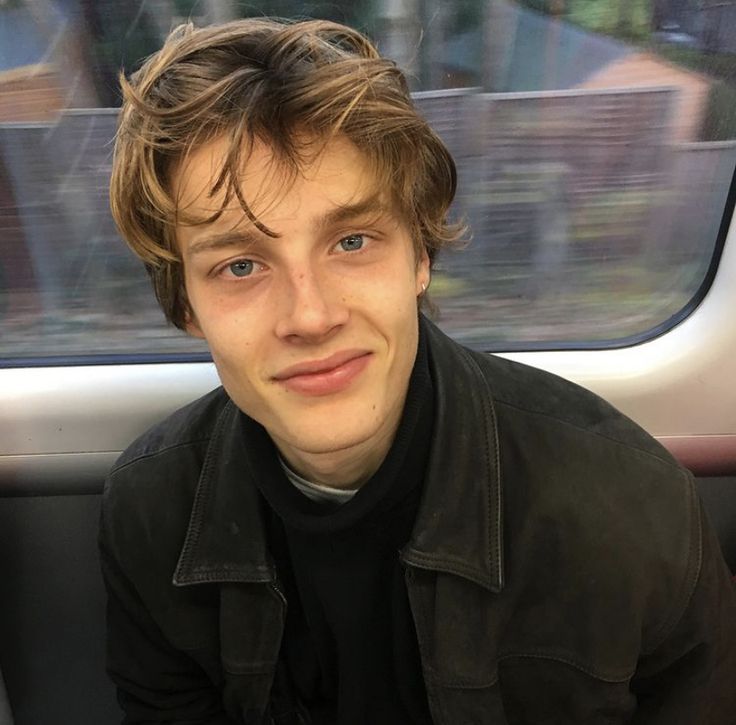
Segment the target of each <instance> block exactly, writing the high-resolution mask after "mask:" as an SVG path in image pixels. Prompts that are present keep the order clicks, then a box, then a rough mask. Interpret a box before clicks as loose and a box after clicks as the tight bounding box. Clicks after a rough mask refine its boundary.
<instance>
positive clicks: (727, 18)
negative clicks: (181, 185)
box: [0, 0, 736, 360]
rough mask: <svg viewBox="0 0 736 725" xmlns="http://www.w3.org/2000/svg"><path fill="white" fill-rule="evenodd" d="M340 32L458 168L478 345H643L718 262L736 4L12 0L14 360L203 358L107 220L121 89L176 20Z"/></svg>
mask: <svg viewBox="0 0 736 725" xmlns="http://www.w3.org/2000/svg"><path fill="white" fill-rule="evenodd" d="M263 14H267V15H279V16H289V17H303V16H305V15H308V16H311V17H324V18H329V19H333V20H338V21H340V22H346V23H348V24H351V25H354V26H356V27H359V28H361V29H363V30H365V31H366V32H367V33H368V34H370V35H371V36H372V37H373V38H374V39H376V40H377V41H378V43H379V46H380V47H381V49H382V51H383V52H384V53H385V54H387V55H389V56H391V57H393V58H395V59H396V60H397V61H398V62H399V63H400V64H401V65H402V67H403V68H404V69H405V70H406V71H407V73H408V74H409V77H410V80H411V83H412V85H413V88H414V91H415V97H416V102H417V104H418V106H419V107H420V109H421V110H422V112H423V113H424V114H425V116H426V117H427V118H428V119H429V121H430V122H431V123H432V124H433V125H434V127H435V128H436V129H437V130H438V132H439V133H440V134H441V135H442V136H443V138H444V139H445V141H446V143H447V144H448V146H449V147H450V149H451V150H452V152H453V154H454V156H455V158H456V160H457V163H458V170H459V179H460V185H459V193H458V199H457V202H456V205H455V212H456V213H457V214H458V215H462V216H464V217H466V218H467V220H468V221H469V222H470V224H471V226H472V228H473V230H474V236H473V239H472V241H471V242H470V243H469V245H468V246H467V248H466V249H465V250H463V251H462V252H458V253H447V254H445V256H444V257H443V258H442V259H440V260H439V264H438V268H437V270H436V272H435V276H434V280H433V284H432V289H431V292H432V296H433V300H434V302H435V304H436V305H437V307H438V308H439V322H440V324H441V325H442V326H443V327H444V328H445V329H446V330H447V331H448V332H449V333H451V334H453V335H454V336H456V337H457V338H458V339H460V340H462V341H464V342H466V343H469V344H472V345H474V346H477V347H480V348H495V349H503V348H504V347H505V346H509V345H510V344H513V345H515V346H518V345H519V344H522V345H523V344H524V343H540V342H541V343H544V342H548V343H550V344H551V345H552V346H554V345H555V344H558V343H559V342H580V343H586V342H595V341H600V340H615V339H617V338H624V337H628V336H632V335H637V334H640V333H643V332H645V331H647V330H649V329H651V328H653V327H655V326H657V325H659V324H660V323H662V322H663V321H665V320H667V319H668V318H669V317H671V316H672V315H674V314H676V313H677V312H678V310H680V309H681V308H682V307H683V306H684V305H685V304H686V303H687V302H688V300H689V299H691V297H692V296H693V294H694V293H695V292H696V290H697V289H698V287H699V285H700V284H701V282H702V280H703V278H704V275H705V272H706V270H707V268H708V265H709V263H710V259H711V257H712V254H713V250H714V245H715V241H716V237H717V232H718V228H719V224H720V221H721V216H722V213H723V209H724V205H725V198H726V195H727V191H728V186H729V183H730V180H731V176H732V174H733V170H734V166H735V165H736V141H734V139H736V110H735V109H736V55H734V54H736V2H723V1H722V0H719V2H706V1H702V0H698V1H697V2H696V1H695V0H524V1H523V2H521V1H520V2H511V1H510V0H461V1H459V2H453V3H445V2H441V1H440V0H362V1H361V2H355V1H351V2H348V1H344V2H335V0H332V1H331V2H317V1H315V2H311V3H303V2H287V1H286V0H284V1H281V2H263V3H257V2H240V1H238V0H231V1H230V2H223V1H222V0H209V1H203V0H197V1H196V2H195V1H193V0H155V1H154V0H149V1H148V2H140V3H117V2H102V1H98V2H95V1H94V0H25V1H23V0H5V2H0V325H1V327H2V335H0V358H4V359H6V360H7V359H13V358H20V357H32V356H49V355H84V354H107V353H110V354H115V353H168V352H179V351H181V352H186V351H191V350H201V349H202V348H201V346H200V343H199V342H197V341H193V340H189V339H187V338H186V337H185V336H183V334H181V333H179V332H178V331H176V330H173V329H171V328H167V327H166V326H165V324H164V321H163V316H162V315H161V313H160V312H159V311H158V309H157V308H156V306H155V303H154V301H153V295H152V293H151V292H150V289H149V285H148V281H147V279H146V276H145V274H144V272H143V270H142V268H141V266H140V264H139V263H137V262H136V261H135V260H134V259H133V258H132V255H131V254H130V253H129V252H128V251H127V250H126V248H125V246H124V245H123V243H122V242H121V241H120V240H119V238H118V236H117V234H116V232H115V229H114V226H113V224H112V221H111V219H110V215H109V211H108V208H107V179H108V175H109V168H110V156H111V139H112V136H113V134H114V128H115V113H116V111H115V107H116V106H117V104H118V102H119V97H118V91H117V82H116V74H117V72H118V69H119V68H121V67H123V68H125V69H126V71H131V70H134V69H135V68H136V67H137V65H138V64H139V63H140V61H141V60H142V59H143V58H144V57H145V56H146V55H147V54H149V53H151V52H153V51H154V50H155V49H157V48H158V47H159V46H160V44H161V42H162V40H163V37H165V35H166V33H167V32H168V30H169V29H170V28H171V27H172V26H173V25H175V24H177V23H179V22H182V21H186V20H187V19H193V20H194V21H195V22H196V23H197V24H204V23H208V22H222V21H225V20H228V19H232V18H237V17H243V16H247V15H263Z"/></svg>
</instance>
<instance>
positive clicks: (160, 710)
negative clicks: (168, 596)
mask: <svg viewBox="0 0 736 725" xmlns="http://www.w3.org/2000/svg"><path fill="white" fill-rule="evenodd" d="M99 543H100V561H101V565H102V574H103V578H104V581H105V587H106V589H107V594H108V600H107V671H108V674H109V675H110V677H111V679H112V680H113V682H114V683H115V685H116V687H117V693H118V702H119V704H120V706H121V707H122V709H123V711H124V713H125V717H124V719H123V721H122V722H123V725H134V723H146V725H159V724H163V723H177V724H178V725H234V721H233V720H231V719H229V718H228V717H227V715H226V714H225V712H224V710H223V706H222V701H221V697H220V693H219V691H218V690H217V688H216V687H215V686H214V684H213V683H212V681H211V680H210V679H209V677H208V676H207V674H206V673H205V672H204V670H202V668H201V667H200V666H199V665H198V664H197V663H196V662H195V661H194V660H193V659H192V658H190V657H189V656H187V655H186V653H184V652H181V651H179V650H177V649H176V648H174V647H173V646H172V645H171V644H170V643H169V642H168V641H167V639H166V638H165V637H164V635H163V633H162V632H161V630H160V628H159V627H158V625H157V624H156V622H155V621H154V620H153V618H152V617H151V615H150V614H149V613H148V611H147V609H146V607H145V605H144V603H143V602H142V601H141V598H140V597H139V595H138V593H137V592H136V591H135V588H134V586H133V585H132V584H131V582H130V581H129V579H128V578H127V577H126V575H125V573H124V571H123V569H122V567H121V566H120V564H119V562H118V561H117V560H116V558H115V556H114V555H113V554H112V552H111V547H110V545H109V536H108V531H107V530H106V526H105V522H104V516H103V519H102V524H101V528H100V537H99Z"/></svg>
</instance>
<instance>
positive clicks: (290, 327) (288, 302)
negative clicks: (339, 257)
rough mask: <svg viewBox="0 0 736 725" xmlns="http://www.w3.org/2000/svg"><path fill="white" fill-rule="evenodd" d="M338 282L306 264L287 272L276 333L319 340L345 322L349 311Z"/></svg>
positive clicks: (291, 338)
mask: <svg viewBox="0 0 736 725" xmlns="http://www.w3.org/2000/svg"><path fill="white" fill-rule="evenodd" d="M338 283H339V280H335V279H331V278H330V277H329V275H328V274H327V273H325V272H320V270H316V269H313V268H312V267H311V266H309V265H302V266H300V268H299V269H295V270H292V271H290V272H288V273H286V274H285V278H284V285H283V289H282V290H281V293H280V297H281V305H282V307H281V310H280V314H279V317H278V320H277V322H276V335H277V336H278V337H280V338H282V339H285V340H289V341H290V342H305V343H314V342H321V341H323V340H325V339H326V338H329V337H330V336H331V335H333V334H334V333H335V332H336V331H337V330H339V329H340V328H341V327H342V326H343V325H345V323H346V322H347V320H348V315H349V313H348V307H347V305H346V304H345V299H344V295H343V294H342V292H341V290H339V289H337V287H338Z"/></svg>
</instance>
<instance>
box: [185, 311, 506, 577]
mask: <svg viewBox="0 0 736 725" xmlns="http://www.w3.org/2000/svg"><path fill="white" fill-rule="evenodd" d="M420 324H421V325H422V334H423V335H424V336H425V339H426V344H427V352H428V356H429V368H430V373H431V376H432V380H433V385H434V395H435V406H434V417H435V420H434V433H433V436H432V443H431V448H430V454H429V461H428V465H427V474H426V479H425V486H424V492H423V495H422V500H421V503H420V506H419V512H418V514H417V518H416V521H415V524H414V529H413V532H412V536H411V540H410V541H409V544H408V545H407V546H406V547H405V548H404V550H403V552H402V560H403V561H404V562H405V563H406V564H408V565H411V566H415V567H419V568H422V569H429V570H433V571H438V572H446V573H450V574H454V575H456V576H459V577H462V578H465V579H468V580H470V581H473V582H475V583H477V584H479V585H481V586H482V587H484V588H486V589H489V590H491V591H500V590H501V589H502V588H503V552H502V506H501V504H502V501H501V479H500V465H499V460H498V451H499V446H498V433H497V429H496V416H495V411H494V407H493V399H492V395H491V390H490V386H489V383H488V380H487V379H486V376H485V375H484V374H483V372H482V369H481V366H482V364H483V356H481V355H477V354H474V353H471V352H469V351H468V350H466V349H465V348H463V347H461V346H460V345H458V344H457V343H455V342H453V341H452V340H450V339H449V338H448V337H446V336H445V335H444V334H443V333H442V332H441V331H440V330H439V329H438V328H437V327H435V326H434V325H433V324H432V323H430V322H429V321H428V320H426V319H425V318H424V317H421V318H420ZM243 425H244V423H243V416H242V415H241V414H240V412H239V411H238V409H237V408H236V406H235V404H234V403H233V402H232V401H229V402H228V403H227V405H226V406H225V407H224V409H223V410H222V412H221V413H220V416H219V418H218V420H217V423H216V425H215V428H214V431H213V435H212V438H211V440H210V443H209V446H208V448H207V453H206V456H205V460H204V463H203V466H202V472H201V474H200V479H199V483H198V486H197V492H196V494H195V498H194V504H193V506H192V513H191V517H190V521H189V527H188V530H187V534H186V537H185V540H184V544H183V546H182V550H181V554H180V557H179V563H178V565H177V567H176V570H175V572H174V578H173V583H174V584H176V585H180V586H184V585H188V584H197V583H203V582H219V581H237V582H268V581H273V580H274V579H275V570H274V566H273V561H272V559H271V557H270V555H269V553H268V551H267V547H266V533H265V524H264V517H263V511H262V506H263V502H262V500H261V498H260V496H259V493H258V489H257V487H256V486H255V484H254V482H253V480H252V479H249V478H246V479H245V480H244V475H243V465H242V446H243V441H244V440H245V431H244V429H243Z"/></svg>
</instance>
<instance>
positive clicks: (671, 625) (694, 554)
mask: <svg viewBox="0 0 736 725" xmlns="http://www.w3.org/2000/svg"><path fill="white" fill-rule="evenodd" d="M682 474H683V476H684V478H685V479H686V481H687V483H688V489H689V494H690V496H689V506H688V512H689V514H690V516H691V517H692V519H691V521H690V532H689V533H690V537H689V538H690V545H689V547H688V556H687V561H686V562H685V574H684V577H683V581H682V583H681V584H680V591H679V592H678V593H677V596H676V597H675V604H674V606H673V607H672V612H671V614H670V615H669V616H668V617H666V618H665V619H664V621H663V622H662V624H661V625H660V627H659V628H658V629H657V630H656V632H655V633H654V634H653V635H652V643H651V644H650V646H649V647H647V648H646V650H645V651H644V654H651V653H653V652H654V651H655V650H656V649H657V648H658V647H659V646H660V645H661V644H662V643H663V642H665V640H666V639H667V637H669V636H670V634H671V633H672V632H674V631H675V629H676V628H677V626H678V625H679V624H680V622H681V621H682V618H683V617H684V616H685V614H686V612H687V610H688V607H689V606H690V602H691V601H692V598H693V596H694V594H695V590H696V588H697V585H698V581H699V580H700V574H701V572H702V568H703V524H702V519H701V515H700V505H699V503H698V496H697V492H696V490H695V483H694V481H693V479H692V475H691V474H690V473H689V472H688V471H682Z"/></svg>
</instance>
